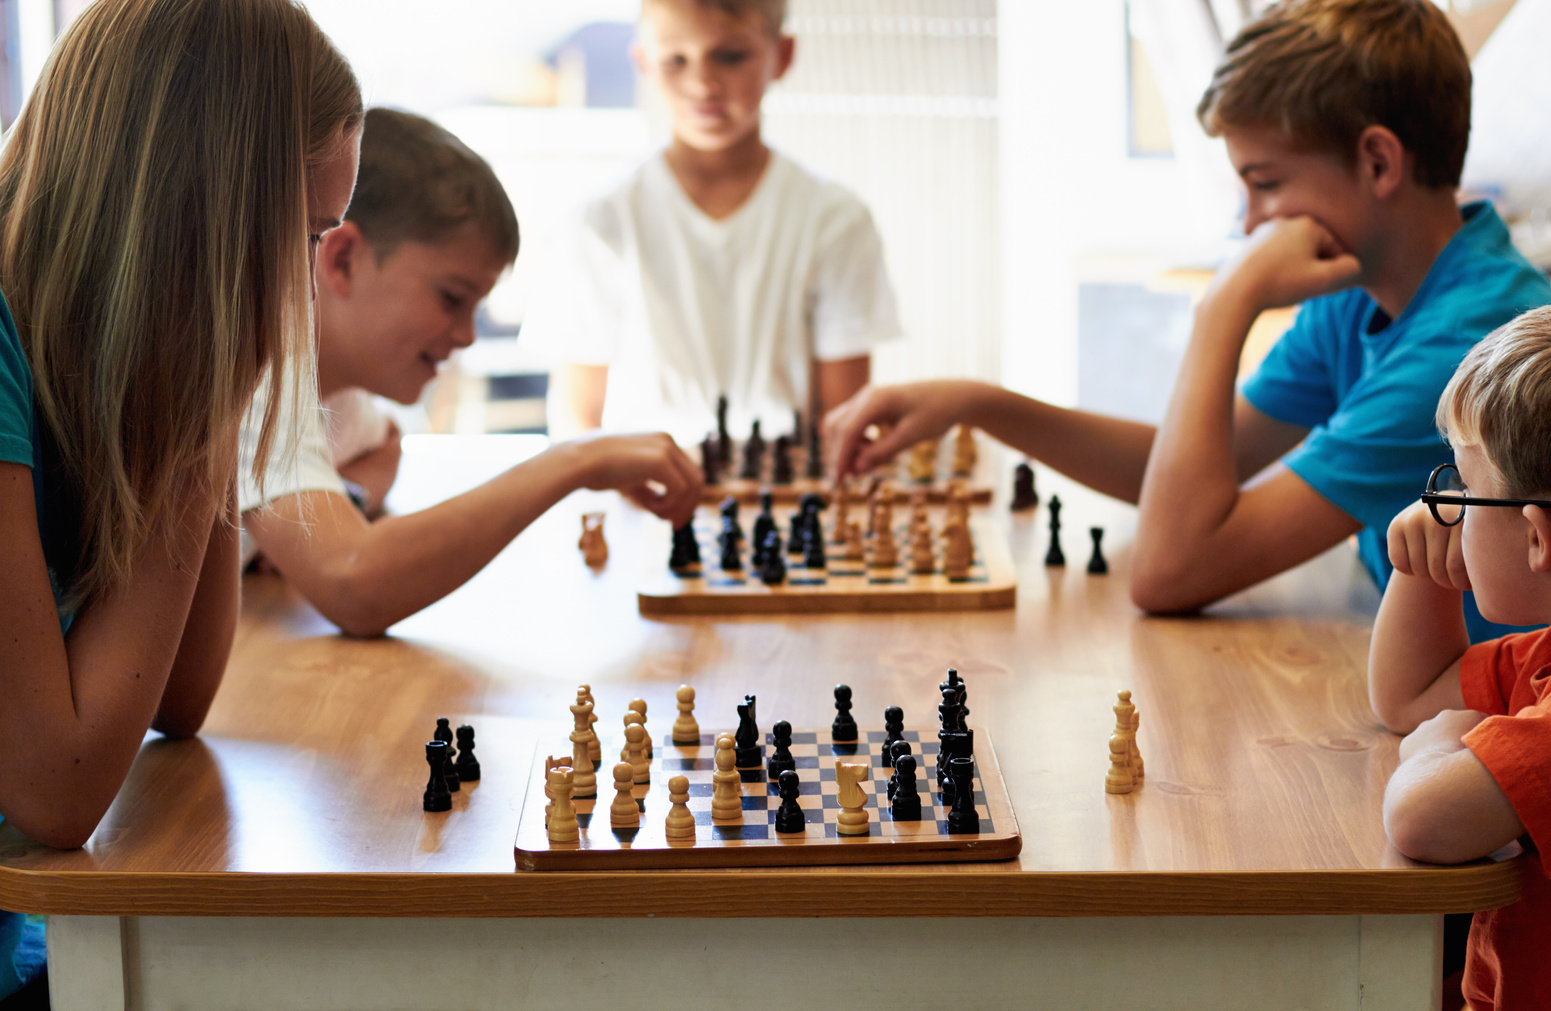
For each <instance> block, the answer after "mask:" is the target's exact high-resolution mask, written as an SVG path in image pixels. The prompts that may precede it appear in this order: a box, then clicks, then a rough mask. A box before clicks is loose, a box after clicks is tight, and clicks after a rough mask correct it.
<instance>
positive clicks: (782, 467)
mask: <svg viewBox="0 0 1551 1011" xmlns="http://www.w3.org/2000/svg"><path fill="white" fill-rule="evenodd" d="M771 461H772V462H771V464H770V483H771V484H775V485H788V484H791V483H792V476H793V475H792V440H791V439H789V438H787V437H786V436H784V435H778V436H776V441H775V450H774V453H773V455H772V457H771Z"/></svg>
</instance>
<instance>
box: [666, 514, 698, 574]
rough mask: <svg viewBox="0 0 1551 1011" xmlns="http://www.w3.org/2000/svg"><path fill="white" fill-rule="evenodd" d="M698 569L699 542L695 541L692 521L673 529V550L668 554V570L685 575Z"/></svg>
mask: <svg viewBox="0 0 1551 1011" xmlns="http://www.w3.org/2000/svg"><path fill="white" fill-rule="evenodd" d="M699 567H700V542H699V541H697V540H695V524H694V521H693V520H691V521H690V522H688V523H686V524H684V525H683V526H681V527H674V528H673V550H672V551H671V552H670V553H669V554H668V568H670V569H672V570H673V571H674V572H678V573H687V572H692V571H694V570H696V569H698V568H699Z"/></svg>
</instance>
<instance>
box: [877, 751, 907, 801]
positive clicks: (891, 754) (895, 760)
mask: <svg viewBox="0 0 1551 1011" xmlns="http://www.w3.org/2000/svg"><path fill="white" fill-rule="evenodd" d="M908 754H910V742H909V741H906V740H903V739H901V740H898V741H895V742H894V743H893V744H891V745H889V747H888V749H887V750H885V751H884V752H883V760H884V761H885V762H887V763H888V765H889V768H890V769H897V768H898V767H899V760H900V759H901V758H903V757H904V756H905V755H908ZM898 788H899V775H898V773H891V774H890V775H889V785H888V798H889V800H893V799H894V793H895V791H896V790H897V789H898Z"/></svg>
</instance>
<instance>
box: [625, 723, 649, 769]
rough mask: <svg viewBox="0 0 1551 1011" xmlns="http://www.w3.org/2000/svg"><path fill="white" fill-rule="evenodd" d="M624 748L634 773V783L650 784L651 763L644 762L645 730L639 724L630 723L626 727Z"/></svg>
mask: <svg viewBox="0 0 1551 1011" xmlns="http://www.w3.org/2000/svg"><path fill="white" fill-rule="evenodd" d="M625 747H626V748H627V749H628V752H629V755H630V757H629V758H628V759H627V761H629V763H630V768H631V769H632V770H634V772H635V781H636V782H637V783H640V784H646V783H650V782H651V781H652V763H650V762H648V761H647V760H646V728H645V727H643V726H641V724H639V723H632V724H630V726H628V727H626V728H625Z"/></svg>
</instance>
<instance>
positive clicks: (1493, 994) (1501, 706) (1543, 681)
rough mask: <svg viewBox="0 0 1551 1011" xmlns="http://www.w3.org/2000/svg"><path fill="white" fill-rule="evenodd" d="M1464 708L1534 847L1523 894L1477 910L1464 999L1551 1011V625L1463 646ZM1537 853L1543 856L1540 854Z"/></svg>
mask: <svg viewBox="0 0 1551 1011" xmlns="http://www.w3.org/2000/svg"><path fill="white" fill-rule="evenodd" d="M1459 680H1460V688H1461V689H1462V690H1463V692H1464V695H1465V705H1466V706H1467V707H1469V708H1471V709H1475V710H1478V711H1480V712H1483V713H1486V714H1487V718H1486V719H1485V720H1482V721H1481V722H1480V723H1479V724H1477V725H1476V727H1475V728H1474V729H1472V730H1471V731H1470V733H1468V734H1466V735H1465V737H1464V743H1465V746H1466V747H1467V748H1469V749H1470V750H1471V752H1472V753H1473V754H1474V755H1475V756H1476V757H1477V758H1479V759H1480V760H1481V763H1482V764H1483V765H1485V766H1486V768H1487V771H1488V772H1490V773H1491V774H1492V778H1493V779H1495V780H1497V785H1498V786H1500V787H1502V790H1503V793H1505V794H1507V795H1508V801H1509V803H1511V804H1512V805H1513V810H1514V813H1515V814H1517V815H1518V816H1519V820H1520V821H1522V822H1523V823H1524V828H1525V831H1526V832H1527V834H1528V835H1529V838H1530V841H1531V842H1532V843H1533V849H1532V850H1531V851H1530V853H1529V854H1528V858H1527V860H1526V861H1525V871H1524V894H1523V896H1522V897H1521V898H1520V899H1519V901H1518V902H1515V903H1514V904H1513V905H1511V906H1505V907H1503V908H1502V909H1492V910H1487V911H1486V912H1481V913H1477V914H1476V915H1475V918H1474V919H1473V920H1472V921H1471V924H1470V943H1469V947H1468V948H1467V950H1466V955H1465V978H1464V993H1465V1000H1466V1001H1468V1002H1469V1004H1470V1007H1471V1008H1473V1009H1485V1008H1491V1009H1496V1008H1503V1009H1508V1011H1516V1009H1518V1008H1551V966H1548V964H1547V962H1546V952H1547V951H1548V950H1551V882H1548V880H1547V877H1546V872H1547V870H1548V867H1547V865H1546V857H1545V856H1544V854H1547V853H1551V699H1548V698H1547V694H1548V692H1551V629H1540V630H1538V631H1535V632H1525V633H1523V634H1521V635H1509V636H1505V637H1503V638H1501V639H1494V640H1492V641H1491V642H1483V643H1480V644H1479V645H1476V646H1472V647H1470V649H1468V650H1466V651H1465V655H1464V657H1463V658H1462V659H1461V661H1460V668H1459ZM1535 851H1538V852H1535Z"/></svg>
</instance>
